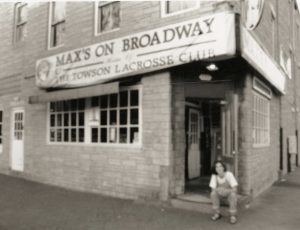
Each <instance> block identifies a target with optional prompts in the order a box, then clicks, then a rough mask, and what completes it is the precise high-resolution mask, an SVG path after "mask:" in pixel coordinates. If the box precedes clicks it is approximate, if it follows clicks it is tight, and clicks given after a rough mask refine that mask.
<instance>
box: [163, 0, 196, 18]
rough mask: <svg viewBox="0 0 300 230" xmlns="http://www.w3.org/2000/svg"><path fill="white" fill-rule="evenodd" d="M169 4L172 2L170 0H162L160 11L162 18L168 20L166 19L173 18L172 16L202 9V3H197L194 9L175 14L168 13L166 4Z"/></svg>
mask: <svg viewBox="0 0 300 230" xmlns="http://www.w3.org/2000/svg"><path fill="white" fill-rule="evenodd" d="M167 2H170V1H168V0H162V1H161V2H160V6H161V7H160V10H161V18H166V17H171V16H175V15H179V14H184V13H187V12H190V11H194V10H197V9H199V8H200V1H195V2H196V6H194V7H192V8H188V9H184V10H180V11H177V12H174V13H166V8H167V7H166V4H167ZM173 2H177V1H173Z"/></svg>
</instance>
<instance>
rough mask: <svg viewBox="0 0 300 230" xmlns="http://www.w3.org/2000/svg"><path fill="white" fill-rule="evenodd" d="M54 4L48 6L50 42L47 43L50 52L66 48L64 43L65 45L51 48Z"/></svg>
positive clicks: (50, 3)
mask: <svg viewBox="0 0 300 230" xmlns="http://www.w3.org/2000/svg"><path fill="white" fill-rule="evenodd" d="M52 3H53V2H49V5H48V42H47V48H48V50H54V49H58V48H60V47H62V46H64V43H63V44H60V45H58V46H54V47H51V26H52V24H51V22H52V10H53V4H52ZM66 4H67V2H66ZM66 6H67V5H66ZM65 23H66V22H65Z"/></svg>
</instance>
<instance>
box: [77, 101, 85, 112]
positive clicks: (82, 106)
mask: <svg viewBox="0 0 300 230" xmlns="http://www.w3.org/2000/svg"><path fill="white" fill-rule="evenodd" d="M84 108H85V99H79V100H78V110H84Z"/></svg>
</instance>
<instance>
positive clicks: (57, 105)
mask: <svg viewBox="0 0 300 230" xmlns="http://www.w3.org/2000/svg"><path fill="white" fill-rule="evenodd" d="M63 105H64V104H63V102H62V101H58V102H56V111H57V112H61V111H63V109H64V106H63Z"/></svg>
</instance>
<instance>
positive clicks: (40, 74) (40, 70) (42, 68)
mask: <svg viewBox="0 0 300 230" xmlns="http://www.w3.org/2000/svg"><path fill="white" fill-rule="evenodd" d="M50 68H51V64H50V62H48V61H46V60H43V61H41V62H40V63H39V64H38V66H37V70H36V75H37V80H38V81H39V82H45V81H47V79H48V77H49V73H50Z"/></svg>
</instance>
